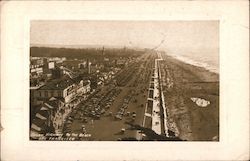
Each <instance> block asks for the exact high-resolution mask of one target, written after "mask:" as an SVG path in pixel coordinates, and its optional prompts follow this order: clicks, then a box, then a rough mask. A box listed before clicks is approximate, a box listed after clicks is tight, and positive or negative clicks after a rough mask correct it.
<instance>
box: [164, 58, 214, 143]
mask: <svg viewBox="0 0 250 161" xmlns="http://www.w3.org/2000/svg"><path fill="white" fill-rule="evenodd" d="M163 58H164V61H161V66H162V68H161V69H162V71H161V72H162V74H163V76H164V77H165V79H163V82H162V84H163V93H164V97H165V102H166V107H167V110H168V120H170V123H171V122H173V124H175V126H176V127H177V128H176V129H175V131H178V133H179V134H178V135H179V137H180V138H181V139H184V140H188V141H211V140H214V141H218V140H219V75H218V74H216V73H213V72H210V71H208V70H206V69H205V68H201V67H197V66H193V65H190V64H186V63H184V62H181V61H179V60H176V59H174V58H173V57H170V56H167V55H164V57H163ZM191 98H201V99H204V100H206V101H209V102H210V104H208V105H207V106H206V107H200V106H198V105H197V104H196V103H195V102H193V101H192V100H191ZM170 129H171V128H170Z"/></svg>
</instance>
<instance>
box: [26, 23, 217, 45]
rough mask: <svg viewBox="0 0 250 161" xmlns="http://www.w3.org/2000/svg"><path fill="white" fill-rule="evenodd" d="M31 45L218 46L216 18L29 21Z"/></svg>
mask: <svg viewBox="0 0 250 161" xmlns="http://www.w3.org/2000/svg"><path fill="white" fill-rule="evenodd" d="M30 43H31V45H37V44H38V45H45V46H46V45H60V46H62V45H83V46H84V45H98V46H100V45H101V46H121V47H124V46H127V47H141V48H154V47H156V46H158V45H159V44H160V43H162V44H161V46H160V47H159V49H178V48H179V49H184V48H190V49H196V48H197V49H207V48H218V47H219V22H218V21H62V20H58V21H54V20H53V21H40V20H39V21H32V22H31V28H30Z"/></svg>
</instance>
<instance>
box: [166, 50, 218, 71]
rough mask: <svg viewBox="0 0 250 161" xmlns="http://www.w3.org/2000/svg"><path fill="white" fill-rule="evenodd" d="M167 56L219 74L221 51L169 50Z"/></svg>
mask: <svg viewBox="0 0 250 161" xmlns="http://www.w3.org/2000/svg"><path fill="white" fill-rule="evenodd" d="M166 54H167V55H169V56H172V57H174V58H176V59H178V60H180V61H183V62H185V63H187V64H191V65H194V66H198V67H203V68H205V69H207V70H209V71H211V72H214V73H217V74H219V49H207V48H206V49H168V50H167V52H166Z"/></svg>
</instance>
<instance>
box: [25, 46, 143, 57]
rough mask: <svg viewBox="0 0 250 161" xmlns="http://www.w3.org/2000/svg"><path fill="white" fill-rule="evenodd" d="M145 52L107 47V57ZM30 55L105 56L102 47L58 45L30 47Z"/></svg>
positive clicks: (136, 54) (135, 54) (135, 55)
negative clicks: (66, 46)
mask: <svg viewBox="0 0 250 161" xmlns="http://www.w3.org/2000/svg"><path fill="white" fill-rule="evenodd" d="M143 53H145V51H144V50H137V49H128V48H105V49H104V56H105V57H127V56H134V57H137V56H139V55H141V54H143ZM30 55H31V56H34V57H66V58H69V59H74V58H78V59H84V58H91V57H92V58H93V57H101V56H103V49H102V48H64V47H63V48H58V47H30Z"/></svg>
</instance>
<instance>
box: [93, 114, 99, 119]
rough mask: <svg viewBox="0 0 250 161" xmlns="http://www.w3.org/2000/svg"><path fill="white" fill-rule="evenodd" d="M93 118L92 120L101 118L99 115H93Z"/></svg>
mask: <svg viewBox="0 0 250 161" xmlns="http://www.w3.org/2000/svg"><path fill="white" fill-rule="evenodd" d="M93 117H94V119H97V120H99V119H100V118H101V116H100V115H94V116H93Z"/></svg>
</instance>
